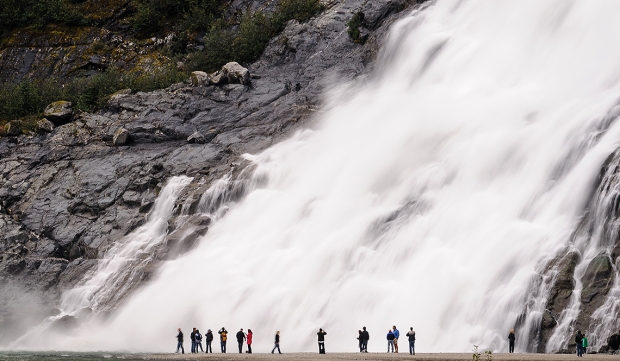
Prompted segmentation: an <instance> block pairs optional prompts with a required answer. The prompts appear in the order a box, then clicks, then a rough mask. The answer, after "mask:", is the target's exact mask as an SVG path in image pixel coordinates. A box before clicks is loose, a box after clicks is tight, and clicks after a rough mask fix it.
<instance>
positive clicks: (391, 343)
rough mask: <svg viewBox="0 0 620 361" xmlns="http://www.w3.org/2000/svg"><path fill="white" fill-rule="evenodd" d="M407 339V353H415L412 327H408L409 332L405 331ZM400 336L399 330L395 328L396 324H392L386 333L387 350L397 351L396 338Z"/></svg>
mask: <svg viewBox="0 0 620 361" xmlns="http://www.w3.org/2000/svg"><path fill="white" fill-rule="evenodd" d="M406 336H407V341H409V354H410V355H415V331H414V330H413V327H409V332H407V335H406ZM399 338H400V331H398V329H397V328H396V326H392V328H391V329H389V330H388V333H387V341H388V348H387V352H390V350H391V352H394V353H398V339H399Z"/></svg>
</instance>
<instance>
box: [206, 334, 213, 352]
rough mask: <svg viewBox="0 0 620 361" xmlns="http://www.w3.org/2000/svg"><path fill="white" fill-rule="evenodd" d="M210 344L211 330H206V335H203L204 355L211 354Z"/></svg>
mask: <svg viewBox="0 0 620 361" xmlns="http://www.w3.org/2000/svg"><path fill="white" fill-rule="evenodd" d="M211 342H213V332H211V329H208V330H207V334H206V335H205V353H209V352H211V353H213V349H212V348H211Z"/></svg>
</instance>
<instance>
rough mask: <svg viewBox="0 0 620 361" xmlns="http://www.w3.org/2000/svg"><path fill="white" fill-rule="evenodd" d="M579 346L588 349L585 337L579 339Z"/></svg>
mask: <svg viewBox="0 0 620 361" xmlns="http://www.w3.org/2000/svg"><path fill="white" fill-rule="evenodd" d="M581 346H583V347H588V339H587V338H586V337H585V336H584V337H583V339H581Z"/></svg>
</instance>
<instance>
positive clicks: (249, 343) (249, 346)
mask: <svg viewBox="0 0 620 361" xmlns="http://www.w3.org/2000/svg"><path fill="white" fill-rule="evenodd" d="M252 336H253V334H252V330H250V329H249V328H248V335H247V336H246V340H247V342H248V350H247V351H246V353H252Z"/></svg>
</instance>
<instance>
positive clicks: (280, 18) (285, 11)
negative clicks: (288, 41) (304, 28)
mask: <svg viewBox="0 0 620 361" xmlns="http://www.w3.org/2000/svg"><path fill="white" fill-rule="evenodd" d="M324 9H325V6H324V5H323V4H321V2H320V1H319V0H280V1H279V2H278V7H277V9H276V12H275V13H274V20H275V22H276V24H277V29H276V31H280V30H281V28H282V27H283V26H284V25H285V24H286V23H287V22H288V21H289V20H293V19H295V20H297V21H299V22H304V21H306V20H308V19H310V18H311V17H312V16H314V15H315V14H316V13H318V12H320V11H323V10H324Z"/></svg>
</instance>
